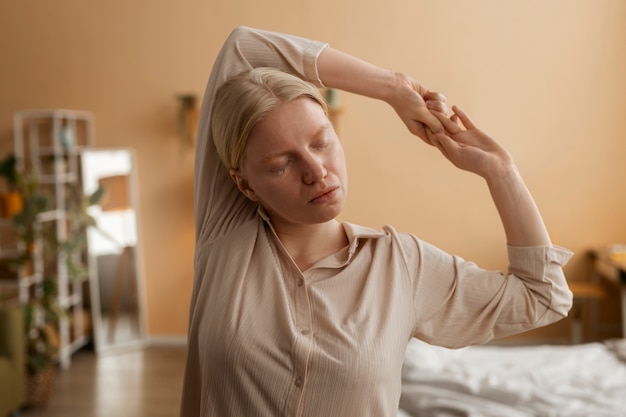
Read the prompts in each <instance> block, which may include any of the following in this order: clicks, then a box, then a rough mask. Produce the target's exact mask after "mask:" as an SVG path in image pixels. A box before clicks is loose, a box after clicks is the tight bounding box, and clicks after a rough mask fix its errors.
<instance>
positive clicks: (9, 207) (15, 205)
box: [0, 191, 24, 219]
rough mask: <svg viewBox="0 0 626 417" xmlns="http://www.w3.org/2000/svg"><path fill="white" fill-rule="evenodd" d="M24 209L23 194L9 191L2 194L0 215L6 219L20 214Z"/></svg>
mask: <svg viewBox="0 0 626 417" xmlns="http://www.w3.org/2000/svg"><path fill="white" fill-rule="evenodd" d="M23 208H24V199H23V198H22V194H20V193H19V192H17V191H8V192H5V193H2V194H0V215H1V216H2V217H4V218H5V219H8V218H11V217H13V216H15V215H16V214H18V213H20V212H21V211H22V209H23Z"/></svg>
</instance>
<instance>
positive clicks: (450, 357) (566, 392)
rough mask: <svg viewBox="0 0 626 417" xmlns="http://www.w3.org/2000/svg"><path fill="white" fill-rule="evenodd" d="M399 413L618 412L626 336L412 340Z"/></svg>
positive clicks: (557, 415)
mask: <svg viewBox="0 0 626 417" xmlns="http://www.w3.org/2000/svg"><path fill="white" fill-rule="evenodd" d="M398 416H399V417H409V416H415V417H461V416H467V417H522V416H523V417H529V416H533V417H535V416H537V417H540V416H541V417H543V416H546V417H579V416H580V417H620V416H622V417H624V416H626V339H615V340H609V341H606V342H602V343H601V342H597V343H585V344H579V345H570V346H561V345H538V346H491V345H487V346H471V347H467V348H463V349H458V350H449V349H445V348H441V347H436V346H431V345H429V344H427V343H424V342H421V341H418V340H412V341H411V342H410V343H409V346H408V348H407V351H406V355H405V362H404V366H403V371H402V395H401V398H400V411H399V414H398Z"/></svg>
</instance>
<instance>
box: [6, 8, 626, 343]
mask: <svg viewBox="0 0 626 417" xmlns="http://www.w3.org/2000/svg"><path fill="white" fill-rule="evenodd" d="M624 16H626V3H625V2H623V1H622V0H601V1H597V2H591V1H583V0H576V1H572V0H549V1H544V0H531V1H526V2H502V1H498V0H477V1H473V2H466V1H462V0H455V1H436V2H434V1H423V0H411V1H406V0H391V1H385V2H382V1H380V2H373V1H348V0H347V1H343V2H336V1H331V0H318V1H315V2H313V1H311V2H290V1H279V0H272V1H265V2H259V1H244V0H235V1H230V2H217V1H213V2H206V1H199V0H188V1H182V2H181V1H173V0H172V1H166V0H158V1H153V0H150V1H147V0H144V1H122V0H110V1H106V2H85V1H79V0H62V1H56V2H37V1H4V2H2V3H1V4H0V52H1V56H2V59H1V60H0V62H1V64H0V74H1V75H0V149H2V150H3V153H4V151H6V150H7V149H10V148H11V145H12V125H11V117H12V114H13V112H14V111H15V110H18V109H24V108H42V107H62V108H76V109H85V110H90V111H93V112H94V113H95V116H96V143H97V146H99V147H108V146H132V147H134V148H135V149H136V151H137V156H138V165H139V187H140V194H141V195H140V199H141V213H140V214H141V218H140V221H141V233H142V235H141V237H142V238H143V242H144V245H145V246H144V254H145V259H144V263H145V272H146V289H147V299H148V313H149V314H148V318H149V332H150V334H151V335H152V336H155V337H162V336H170V335H184V333H185V330H186V323H187V303H188V297H189V293H190V289H191V285H192V272H193V271H192V261H193V222H192V217H193V208H192V175H193V174H192V171H193V166H192V165H193V152H192V151H190V150H189V149H185V148H184V147H182V146H181V145H180V143H179V142H178V141H177V138H176V132H175V105H176V101H175V98H174V97H175V95H176V94H178V93H181V92H194V93H197V94H202V91H203V88H204V85H205V82H206V79H207V76H208V73H209V70H210V67H211V64H212V62H213V59H214V57H215V55H216V53H217V51H218V48H219V47H220V44H221V42H222V41H223V39H224V38H225V37H226V36H227V34H228V32H229V31H230V29H231V28H233V27H234V26H236V25H240V24H244V25H250V26H258V27H263V28H268V29H274V30H279V31H287V32H294V33H299V34H302V35H305V36H309V37H314V38H318V39H322V40H327V41H329V42H331V43H332V44H333V45H334V46H335V47H338V48H341V49H344V50H346V51H350V52H353V53H355V54H357V55H359V56H361V57H363V58H366V59H368V60H371V61H372V62H375V63H378V64H381V65H385V66H387V67H389V68H392V69H397V70H401V71H404V72H407V73H410V74H412V75H414V76H415V77H416V78H418V79H420V80H421V81H423V82H424V83H425V84H426V85H428V86H429V87H430V88H432V89H435V90H439V91H442V92H444V93H446V95H447V97H448V99H449V102H450V103H451V104H459V105H461V106H463V107H464V108H465V109H466V110H467V111H468V112H469V113H470V115H472V117H473V118H474V119H475V121H477V122H478V123H479V124H480V125H481V126H482V127H483V128H484V129H485V130H487V131H488V132H490V133H491V134H492V135H493V136H495V137H497V138H499V140H500V141H501V142H502V143H503V144H504V145H505V146H506V147H507V148H508V149H509V150H510V151H511V152H512V153H513V154H514V155H515V156H516V159H517V162H518V164H519V166H520V168H521V170H522V171H523V173H524V174H525V176H526V179H527V182H528V184H529V186H530V188H531V189H532V190H533V192H534V194H535V197H536V199H537V202H538V204H539V206H540V207H541V209H542V210H543V213H544V216H545V219H546V221H547V223H548V225H549V228H550V230H551V233H552V236H553V238H554V240H555V242H556V243H558V244H561V245H564V246H567V247H569V248H571V249H573V250H574V251H576V252H577V255H576V257H575V258H574V260H573V261H572V262H571V263H570V265H569V266H568V268H567V272H568V275H569V276H570V277H571V278H572V279H584V277H585V263H584V256H583V252H584V250H585V249H586V248H588V247H590V246H595V245H603V244H608V243H614V242H624V241H626V221H624V217H623V213H624V212H626V192H624V184H623V181H624V179H625V178H626V165H625V164H624V163H623V160H622V159H623V158H624V155H625V154H626V118H625V117H623V113H624V111H625V109H626V77H624V74H626V54H625V53H624V48H623V45H624V43H625V42H626V25H625V24H624ZM340 99H341V103H342V105H343V107H344V113H343V115H342V119H341V120H340V127H339V130H340V134H341V136H342V138H343V141H344V143H345V147H346V150H347V153H348V164H349V168H350V196H349V201H348V204H347V207H346V210H345V212H344V215H343V216H342V217H343V218H344V219H346V220H349V221H352V222H356V223H363V224H366V225H371V226H375V227H378V226H380V225H382V224H384V223H391V224H394V225H395V226H396V227H397V228H399V229H401V230H406V231H411V232H413V233H415V234H417V235H418V236H420V237H422V238H424V239H426V240H428V241H431V242H432V243H435V244H437V245H439V246H441V247H443V248H445V249H447V250H449V251H450V252H454V253H457V254H460V255H462V256H465V257H467V258H470V259H473V260H475V261H477V262H478V263H479V264H482V265H484V266H486V267H490V268H505V267H506V259H505V248H504V240H503V239H504V237H503V233H502V231H501V227H500V224H499V221H498V219H497V217H496V213H495V210H494V208H493V205H492V203H491V201H490V199H489V195H488V193H487V190H486V188H485V185H484V184H483V183H482V181H481V180H479V179H477V178H474V177H472V176H471V175H470V174H467V173H463V172H459V171H457V170H456V169H455V168H453V167H452V166H451V165H450V164H449V163H447V161H445V160H443V158H442V157H441V156H440V155H439V154H438V153H437V151H436V150H435V149H433V148H428V147H427V146H426V145H424V144H422V143H420V142H419V141H418V140H416V139H414V138H412V137H410V136H409V135H408V133H407V132H406V131H405V128H404V126H403V125H401V123H400V122H399V121H398V120H397V119H396V117H395V115H394V114H393V112H392V111H391V110H390V109H389V108H387V107H386V106H385V105H384V104H382V103H379V102H372V101H369V100H366V99H363V98H360V97H355V96H351V95H348V94H342V95H341V97H340Z"/></svg>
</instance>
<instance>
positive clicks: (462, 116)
mask: <svg viewBox="0 0 626 417" xmlns="http://www.w3.org/2000/svg"><path fill="white" fill-rule="evenodd" d="M452 111H453V112H454V116H456V117H455V118H454V119H456V118H458V119H459V120H460V121H461V123H463V126H465V128H466V129H476V128H477V126H476V124H475V123H474V122H473V121H472V119H470V117H469V116H468V115H467V114H466V113H465V112H464V111H463V110H462V109H461V108H460V107H459V106H456V105H455V106H452Z"/></svg>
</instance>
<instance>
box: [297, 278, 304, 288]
mask: <svg viewBox="0 0 626 417" xmlns="http://www.w3.org/2000/svg"><path fill="white" fill-rule="evenodd" d="M303 285H304V280H303V279H302V278H300V279H299V280H298V287H301V286H303Z"/></svg>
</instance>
